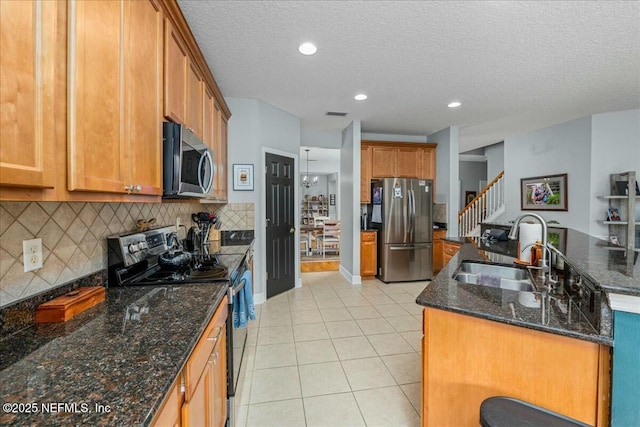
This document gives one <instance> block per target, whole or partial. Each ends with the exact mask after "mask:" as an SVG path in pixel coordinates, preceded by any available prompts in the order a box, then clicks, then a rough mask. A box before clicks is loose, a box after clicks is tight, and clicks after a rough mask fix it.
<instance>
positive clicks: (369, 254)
mask: <svg viewBox="0 0 640 427" xmlns="http://www.w3.org/2000/svg"><path fill="white" fill-rule="evenodd" d="M377 239H378V233H377V231H375V230H371V231H361V232H360V276H362V278H371V277H374V276H375V275H376V270H377V268H378V242H377Z"/></svg>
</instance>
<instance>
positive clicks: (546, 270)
mask: <svg viewBox="0 0 640 427" xmlns="http://www.w3.org/2000/svg"><path fill="white" fill-rule="evenodd" d="M528 216H530V217H532V218H535V219H537V220H538V222H539V223H540V224H541V225H542V244H541V245H540V246H542V259H541V260H540V262H539V265H538V267H532V268H534V269H540V271H541V273H542V277H543V280H544V283H545V285H546V284H547V283H548V280H547V279H548V274H550V273H551V268H550V266H549V261H550V259H551V249H550V248H549V246H548V245H547V223H546V222H545V220H544V218H542V217H541V216H540V215H538V214H535V213H526V214H522V215H520V216H519V217H518V218H516V221H515V222H514V223H513V225H512V226H511V230H509V236H508V238H509V239H511V240H516V239H517V238H518V226H519V225H520V223H521V222H522V220H523V219H524V218H526V217H528ZM535 245H538V243H533V244H530V245H527V246H525V247H524V248H521V249H520V251H524V250H526V249H527V248H528V247H530V246H535ZM547 252H548V253H549V257H547Z"/></svg>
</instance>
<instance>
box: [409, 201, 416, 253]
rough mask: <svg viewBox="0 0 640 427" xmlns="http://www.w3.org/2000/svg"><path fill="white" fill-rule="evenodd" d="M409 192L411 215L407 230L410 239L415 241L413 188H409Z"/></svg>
mask: <svg viewBox="0 0 640 427" xmlns="http://www.w3.org/2000/svg"><path fill="white" fill-rule="evenodd" d="M409 194H410V195H411V197H410V199H409V200H410V204H411V208H410V209H411V216H410V217H409V218H410V221H411V222H410V226H409V230H411V231H410V239H411V241H412V242H413V241H415V236H414V234H415V231H416V193H415V192H414V191H413V190H409Z"/></svg>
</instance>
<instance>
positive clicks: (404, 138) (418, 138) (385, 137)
mask: <svg viewBox="0 0 640 427" xmlns="http://www.w3.org/2000/svg"><path fill="white" fill-rule="evenodd" d="M362 139H364V140H365V141H393V142H417V143H425V142H427V137H426V136H424V135H394V134H386V133H363V134H362ZM428 142H433V141H431V140H429V141H428Z"/></svg>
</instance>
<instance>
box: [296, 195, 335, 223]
mask: <svg viewBox="0 0 640 427" xmlns="http://www.w3.org/2000/svg"><path fill="white" fill-rule="evenodd" d="M316 216H324V217H327V216H329V199H328V197H327V196H325V195H319V196H312V197H309V196H305V198H304V199H303V200H302V215H300V220H301V221H302V224H313V217H316Z"/></svg>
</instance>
